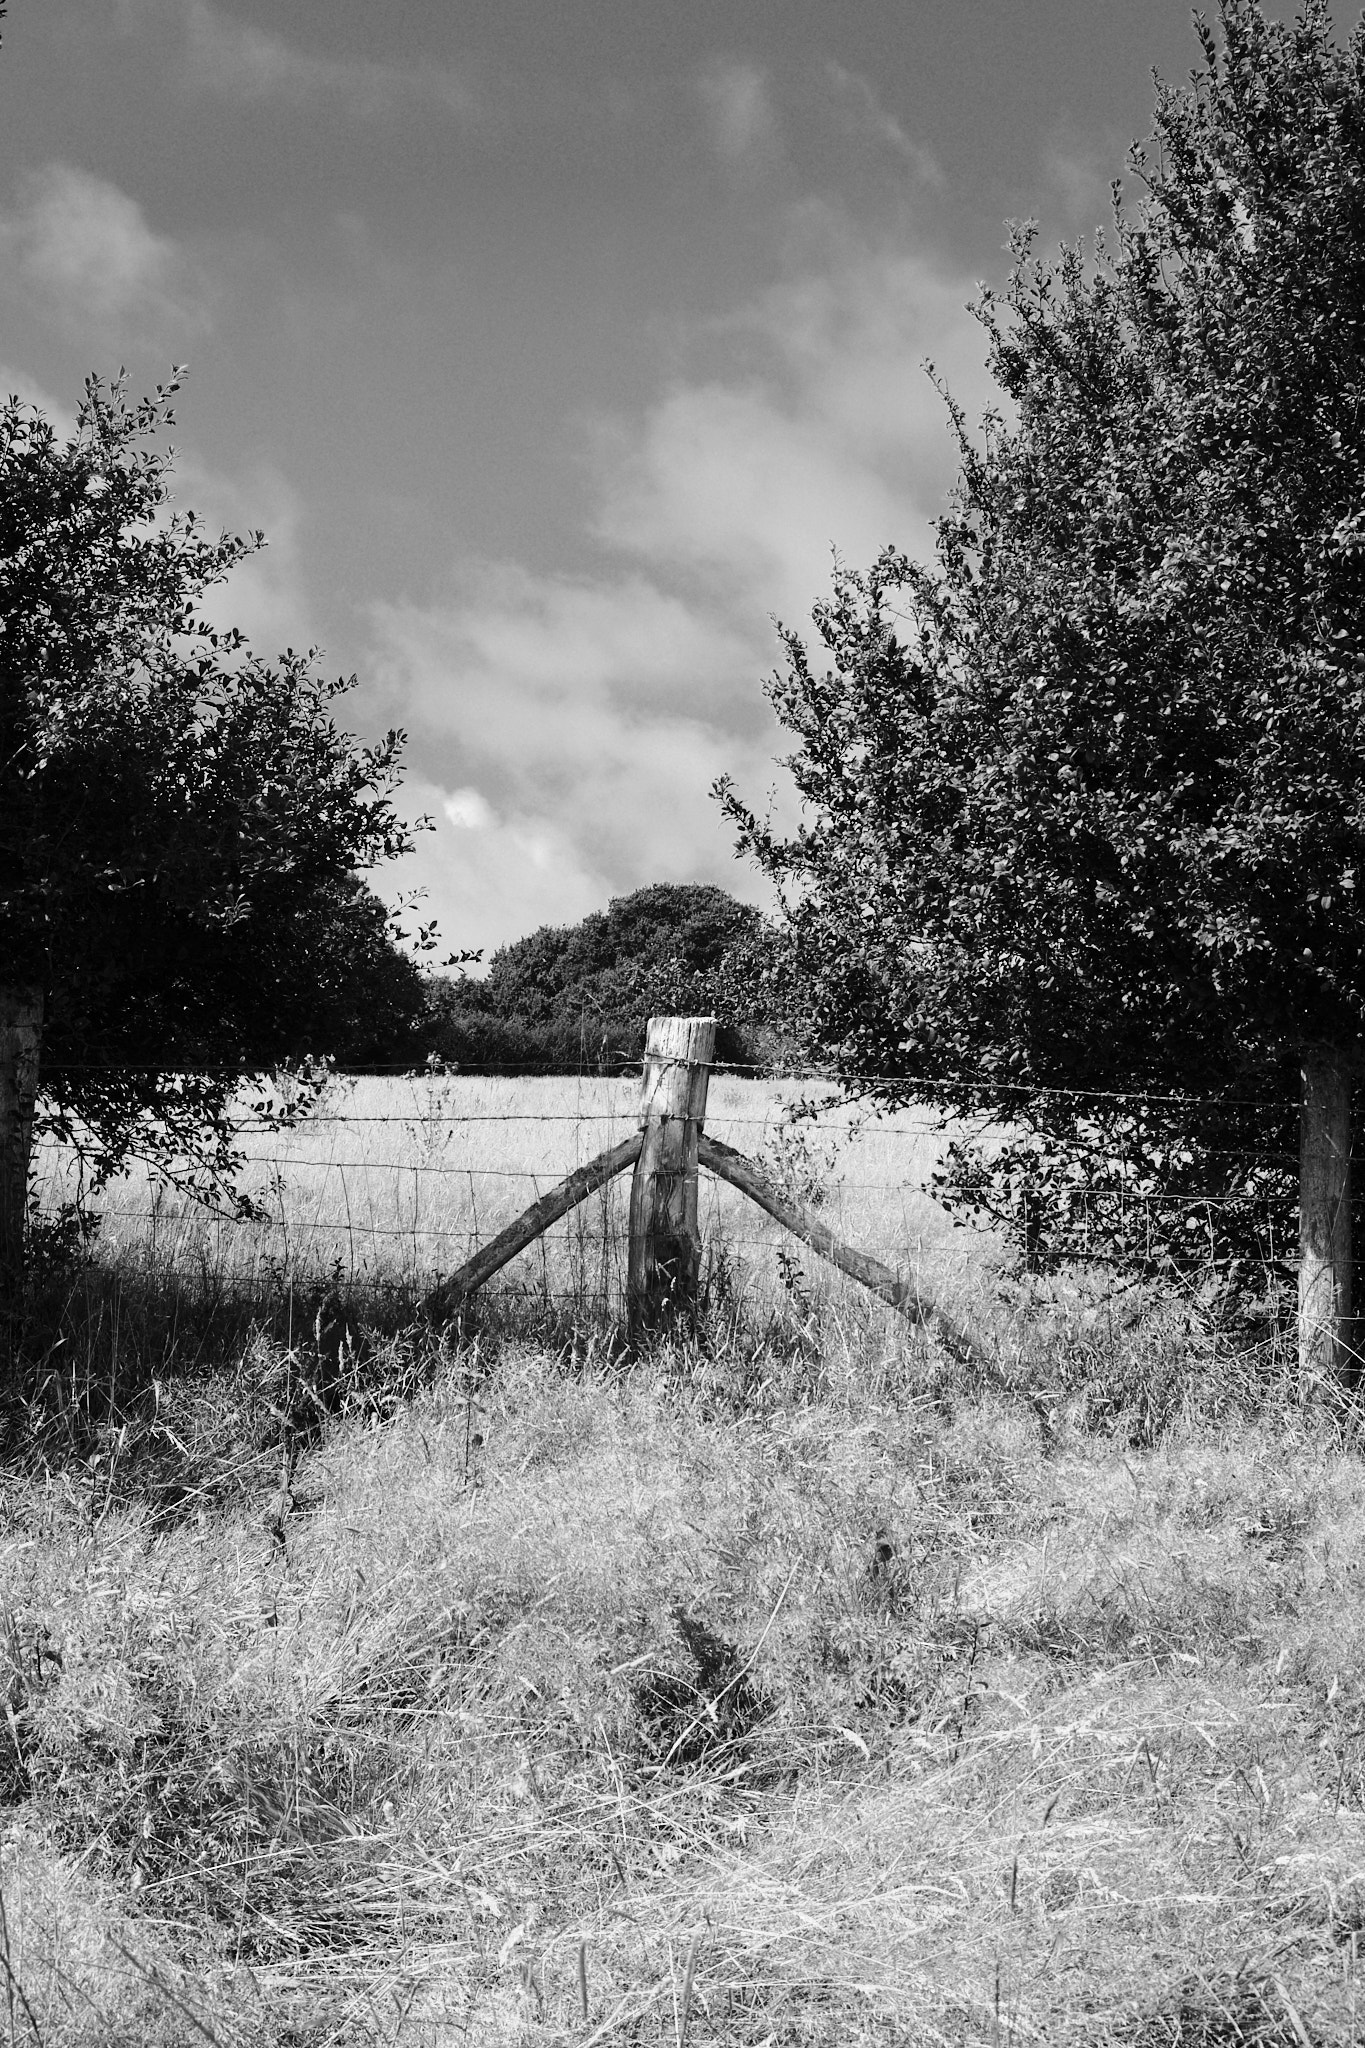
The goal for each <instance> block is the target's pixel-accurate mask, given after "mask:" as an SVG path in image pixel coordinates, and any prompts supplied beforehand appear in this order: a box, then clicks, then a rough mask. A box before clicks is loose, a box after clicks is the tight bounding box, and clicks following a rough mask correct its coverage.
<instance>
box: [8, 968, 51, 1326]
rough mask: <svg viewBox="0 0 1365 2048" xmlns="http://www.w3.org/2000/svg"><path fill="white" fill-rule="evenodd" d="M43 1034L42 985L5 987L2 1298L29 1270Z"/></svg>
mask: <svg viewBox="0 0 1365 2048" xmlns="http://www.w3.org/2000/svg"><path fill="white" fill-rule="evenodd" d="M42 1035H43V992H42V990H41V989H36V988H22V989H15V988H5V989H0V1302H3V1300H4V1299H5V1297H6V1295H8V1294H10V1293H11V1292H12V1291H13V1290H14V1289H15V1288H16V1287H17V1286H18V1282H19V1277H20V1275H21V1273H22V1272H23V1265H24V1220H25V1215H26V1212H27V1209H28V1168H29V1157H30V1154H31V1152H32V1149H33V1105H34V1099H35V1097H36V1095H37V1092H38V1052H39V1047H40V1045H41V1043H42Z"/></svg>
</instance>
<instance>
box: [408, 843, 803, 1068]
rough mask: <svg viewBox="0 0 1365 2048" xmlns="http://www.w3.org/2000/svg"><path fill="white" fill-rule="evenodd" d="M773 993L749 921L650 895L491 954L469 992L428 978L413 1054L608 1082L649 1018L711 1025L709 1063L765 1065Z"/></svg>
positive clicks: (719, 900)
mask: <svg viewBox="0 0 1365 2048" xmlns="http://www.w3.org/2000/svg"><path fill="white" fill-rule="evenodd" d="M774 985H775V978H774V973H773V944H772V940H771V937H770V934H769V930H768V927H767V925H766V923H765V921H764V919H763V917H762V916H761V915H760V913H759V912H758V911H757V910H754V909H753V908H752V907H751V906H750V905H748V904H744V903H737V902H736V901H735V899H734V898H733V897H732V896H728V895H727V894H726V892H725V891H724V890H723V889H717V888H712V887H707V886H701V885H688V884H676V885H675V884H669V883H659V884H656V885H655V886H654V887H653V888H648V889H637V890H636V891H635V893H634V894H633V895H631V896H619V897H617V898H616V900H615V901H614V902H613V903H611V904H610V905H609V906H608V908H607V909H606V910H604V911H599V912H596V913H594V914H593V915H592V916H590V917H586V918H584V920H583V922H582V923H581V924H576V925H569V926H563V927H554V926H549V925H546V926H543V927H542V929H541V930H540V931H537V932H532V933H531V935H530V936H529V937H528V938H524V939H517V940H515V941H514V943H513V944H511V945H510V946H502V947H500V948H499V949H498V951H497V952H496V953H495V954H494V955H493V958H492V961H491V962H490V965H489V971H488V974H487V976H486V978H485V979H484V980H482V981H472V980H453V979H445V978H442V977H436V976H433V977H430V978H429V979H428V982H427V1011H426V1018H425V1024H424V1033H425V1036H426V1038H427V1040H428V1041H429V1042H428V1044H427V1047H426V1050H427V1052H428V1053H435V1054H437V1055H438V1056H439V1057H440V1058H441V1059H442V1060H444V1061H445V1063H446V1064H447V1065H448V1066H452V1067H457V1068H461V1069H463V1070H465V1071H472V1072H480V1071H484V1072H487V1071H490V1070H507V1069H513V1070H519V1071H523V1072H534V1073H542V1074H565V1073H611V1072H614V1071H615V1070H616V1069H617V1068H619V1067H621V1066H624V1065H627V1064H629V1063H630V1062H631V1061H633V1060H636V1059H638V1058H639V1056H640V1053H641V1050H642V1048H643V1045H644V1036H645V1026H646V1024H647V1023H648V1021H649V1019H650V1018H651V1017H653V1016H701V1015H706V1014H709V1013H714V1014H715V1015H716V1016H717V1017H718V1018H720V1020H721V1025H720V1030H719V1033H718V1036H717V1042H716V1057H717V1059H718V1060H721V1061H731V1062H736V1063H742V1064H756V1065H757V1064H769V1063H771V1062H773V1061H774V1060H778V1059H780V1058H781V1057H782V1055H783V1052H784V1050H785V1046H786V1041H785V1039H784V1036H783V1033H782V1031H781V1029H780V1026H779V1023H778V1019H777V1016H776V1007H777V1006H776V1000H775V998H774V996H773V993H772V991H773V988H774Z"/></svg>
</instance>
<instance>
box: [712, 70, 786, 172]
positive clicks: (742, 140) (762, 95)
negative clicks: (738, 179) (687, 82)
mask: <svg viewBox="0 0 1365 2048" xmlns="http://www.w3.org/2000/svg"><path fill="white" fill-rule="evenodd" d="M697 89H698V91H699V92H700V94H701V100H702V106H703V109H704V111H705V114H706V121H707V126H708V128H709V130H710V134H711V140H712V142H713V144H714V146H715V148H716V150H717V151H718V152H719V154H720V155H721V156H722V157H724V158H725V159H726V161H727V162H729V163H740V162H742V161H744V159H746V158H749V157H752V156H753V155H755V154H756V153H766V152H767V151H769V150H770V149H771V148H773V147H774V146H775V144H776V142H777V139H778V129H777V115H776V113H775V111H774V108H773V103H772V97H771V95H770V93H769V89H768V80H767V76H766V74H765V73H764V72H763V71H762V70H761V69H760V68H759V66H758V65H756V64H745V63H740V62H735V61H732V60H721V61H718V62H717V63H715V64H713V65H711V66H710V67H709V68H708V69H707V70H706V71H704V72H703V73H702V75H701V77H700V78H699V79H698V81H697Z"/></svg>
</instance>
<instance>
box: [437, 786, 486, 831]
mask: <svg viewBox="0 0 1365 2048" xmlns="http://www.w3.org/2000/svg"><path fill="white" fill-rule="evenodd" d="M441 809H442V810H443V811H444V813H445V815H446V817H447V818H449V820H450V822H451V824H452V825H457V826H458V827H459V828H460V830H461V831H464V832H487V831H488V830H489V829H490V828H491V827H494V826H496V824H497V822H498V820H497V814H496V813H495V811H494V809H493V806H492V804H490V803H489V801H488V799H487V797H486V796H482V795H480V793H479V791H478V790H477V789H469V788H465V789H456V790H452V792H451V794H450V795H449V796H448V797H446V798H445V799H444V801H443V802H442V804H441Z"/></svg>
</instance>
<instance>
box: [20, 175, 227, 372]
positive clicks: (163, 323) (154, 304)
mask: <svg viewBox="0 0 1365 2048" xmlns="http://www.w3.org/2000/svg"><path fill="white" fill-rule="evenodd" d="M0 278H3V280H4V282H5V284H6V285H7V287H8V289H9V290H10V291H11V292H14V291H15V290H16V289H17V290H18V291H20V292H22V293H23V294H24V295H25V296H26V297H29V298H31V299H36V300H37V301H38V302H39V303H40V304H41V305H42V306H43V307H44V308H45V309H47V310H48V311H51V312H54V313H55V314H56V315H57V317H58V318H59V319H61V320H63V321H64V322H65V323H66V324H68V325H69V326H71V327H73V328H74V329H75V330H76V331H77V332H78V333H79V334H81V335H82V336H84V335H86V334H87V333H88V332H89V330H90V329H91V327H92V326H94V327H96V328H102V329H103V330H104V331H105V332H106V333H108V332H111V331H114V332H117V331H121V330H124V329H129V330H131V331H133V332H134V333H144V332H149V331H155V330H160V329H162V328H164V327H167V326H170V327H178V328H184V327H185V326H186V325H195V324H199V323H200V322H202V320H203V317H204V291H203V286H202V281H201V280H200V279H199V277H198V275H197V273H196V272H195V269H194V267H193V265H192V264H191V263H190V261H189V260H188V258H187V257H186V256H185V255H184V253H183V252H182V251H181V250H180V249H179V248H178V247H177V245H176V243H175V242H174V241H173V240H171V239H170V238H169V237H168V236H165V235H159V234H157V233H156V232H155V231H154V229H153V228H152V227H151V226H150V225H149V224H148V221H147V218H146V215H145V214H144V213H143V211H142V208H141V207H140V206H139V205H138V203H137V201H136V200H135V199H132V198H130V197H129V196H128V194H127V193H126V192H121V191H120V190H119V188H118V186H117V185H112V184H110V183H109V182H108V180H107V179H104V178H98V177H95V176H94V175H93V174H92V173H91V172H89V171H84V170H81V169H80V168H79V167H78V166H76V165H74V164H66V163H51V164H47V165H45V166H44V167H43V169H41V170H38V171H31V172H29V173H28V174H27V175H26V176H25V177H24V178H23V179H21V181H20V184H19V189H18V193H17V197H16V201H15V204H14V205H13V206H12V207H10V208H9V209H7V210H0Z"/></svg>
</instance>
